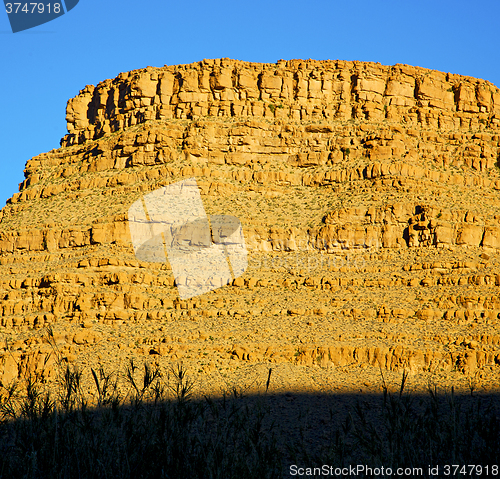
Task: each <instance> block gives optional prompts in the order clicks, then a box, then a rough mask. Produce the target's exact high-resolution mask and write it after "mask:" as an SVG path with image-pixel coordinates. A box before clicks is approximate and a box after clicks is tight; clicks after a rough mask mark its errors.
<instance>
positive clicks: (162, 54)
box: [0, 0, 500, 208]
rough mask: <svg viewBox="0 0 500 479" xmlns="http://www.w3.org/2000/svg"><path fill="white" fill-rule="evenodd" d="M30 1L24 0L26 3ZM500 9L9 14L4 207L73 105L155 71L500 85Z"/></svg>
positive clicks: (371, 1) (86, 3) (316, 1)
mask: <svg viewBox="0 0 500 479" xmlns="http://www.w3.org/2000/svg"><path fill="white" fill-rule="evenodd" d="M16 1H21V0H16ZM499 20H500V0H477V1H476V2H472V1H470V0H455V1H452V0H432V1H428V0H415V1H407V0H389V1H386V0H378V1H375V0H358V1H347V0H322V1H320V0H303V1H295V0H286V1H283V0H267V1H262V0H253V1H248V2H242V1H237V0H236V1H235V0H233V1H231V2H230V1H227V0H219V1H218V2H209V1H206V0H204V1H198V0H191V1H189V2H179V1H175V2H174V1H168V0H149V1H132V0H99V1H98V0H80V3H79V4H78V5H77V6H76V7H75V8H74V9H73V10H71V11H70V12H68V13H67V14H66V15H63V16H61V17H59V18H57V19H56V20H54V21H52V22H50V23H46V24H44V25H41V26H39V27H36V28H34V29H32V30H28V31H26V32H20V33H16V34H13V33H11V31H10V26H9V23H8V18H7V14H6V13H5V12H4V11H3V5H2V6H1V10H0V58H1V67H0V68H1V74H0V92H1V102H0V105H1V106H0V113H1V114H0V161H1V164H2V174H1V175H0V208H1V207H3V206H4V205H5V201H6V199H7V198H9V197H10V196H11V195H12V194H13V193H15V192H16V191H18V183H20V182H21V181H22V180H23V179H24V177H23V169H24V165H25V163H26V161H27V160H29V159H30V158H31V157H33V156H35V155H37V154H39V153H42V152H45V151H49V150H51V149H53V148H57V147H58V146H59V140H60V138H61V137H62V136H63V135H64V134H65V133H66V122H65V108H66V102H67V100H68V99H69V98H71V97H73V96H75V95H77V94H78V92H79V90H80V89H82V88H83V87H84V86H85V85H87V84H94V85H95V84H97V83H98V82H99V81H101V80H104V79H106V78H114V77H115V76H116V75H118V74H119V73H120V72H122V71H128V70H133V69H136V68H142V67H146V66H155V67H161V66H163V65H165V64H177V63H191V62H195V61H199V60H202V59H204V58H220V57H228V58H234V59H238V60H247V61H255V62H276V61H277V60H279V59H291V58H303V59H307V58H312V59H316V60H327V59H330V60H335V59H341V60H363V61H375V62H380V63H382V64H386V65H393V64H395V63H406V64H410V65H416V66H421V67H426V68H433V69H437V70H441V71H445V72H452V73H459V74H463V75H469V76H474V77H479V78H483V79H486V80H489V81H491V82H492V83H494V84H496V85H497V86H500V62H499V60H500V53H499V52H500V48H499V47H500V37H499V35H498V31H499Z"/></svg>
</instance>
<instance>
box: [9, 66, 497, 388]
mask: <svg viewBox="0 0 500 479" xmlns="http://www.w3.org/2000/svg"><path fill="white" fill-rule="evenodd" d="M66 120H67V125H68V134H67V135H66V136H64V137H63V138H62V139H61V143H60V144H61V147H60V148H59V149H56V150H52V151H50V152H48V153H42V154H40V155H39V156H37V157H34V158H32V159H30V160H28V161H27V163H26V168H25V171H24V172H25V180H24V181H23V183H21V184H20V186H19V192H18V193H15V194H14V195H13V196H12V198H10V199H9V200H8V201H7V205H6V206H5V207H4V208H3V209H2V211H1V213H0V216H1V222H0V311H1V318H0V321H1V322H0V339H1V341H0V381H2V384H4V385H5V384H8V383H9V382H11V381H13V380H15V379H17V378H22V377H23V375H25V374H26V372H28V371H37V372H38V373H40V374H42V375H44V376H46V378H47V380H50V379H51V378H53V376H54V374H55V373H54V370H55V366H56V363H58V362H60V361H63V362H69V363H74V364H76V365H78V366H79V367H83V368H84V367H86V366H92V367H97V365H105V366H106V367H108V368H118V367H119V366H120V365H122V364H124V363H126V362H127V361H130V359H140V360H145V361H154V362H158V363H159V364H163V365H168V364H172V363H175V362H179V361H182V362H183V363H184V364H185V365H187V367H188V368H189V369H190V371H191V373H192V374H193V376H194V377H195V378H196V381H197V383H198V385H199V389H200V391H202V392H203V393H214V394H215V393H220V392H221V391H224V390H227V389H231V388H232V387H233V386H234V385H240V386H245V387H248V388H250V389H251V388H255V389H259V388H262V387H263V385H264V384H265V383H266V379H268V371H269V369H270V368H271V369H273V376H272V381H271V384H270V388H271V389H273V388H274V389H276V390H292V389H305V390H318V391H330V390H353V391H359V390H361V391H365V390H373V389H377V388H378V386H379V385H380V371H381V370H382V371H383V372H384V374H386V375H387V377H388V378H394V380H396V378H397V376H398V375H400V374H401V372H402V371H408V372H409V373H410V375H411V376H410V381H411V382H412V384H413V385H414V387H415V388H423V387H426V386H427V385H428V384H429V383H436V384H440V385H443V386H446V385H454V386H455V387H458V388H460V387H462V388H467V387H471V385H474V388H484V389H488V390H490V389H494V388H495V387H496V386H495V385H496V384H498V379H499V373H500V331H499V324H500V323H499V322H500V319H499V313H500V296H499V287H500V269H499V256H498V253H499V249H500V201H499V199H500V198H499V195H500V168H499V160H500V150H499V147H500V90H499V89H498V88H497V87H496V86H494V85H493V84H491V83H489V82H487V81H484V80H479V79H475V78H470V77H465V76H461V75H457V74H449V73H442V72H438V71H432V70H427V69H424V68H419V67H412V66H408V65H394V66H384V65H380V64H375V63H364V62H347V61H313V60H290V61H278V62H277V63H276V64H260V63H248V62H243V61H236V60H230V59H217V60H203V61H201V62H198V63H193V64H189V65H176V66H165V67H162V68H152V67H148V68H145V69H142V70H136V71H132V72H128V73H122V74H120V75H119V76H118V77H116V78H115V79H112V80H105V81H103V82H101V83H99V84H98V85H97V86H86V87H85V88H84V89H83V90H81V91H80V93H79V95H77V96H76V97H75V98H73V99H71V100H69V101H68V105H67V116H66ZM187 178H196V181H197V184H198V187H199V189H200V191H201V196H202V200H203V204H204V208H205V210H206V212H207V214H209V215H233V216H235V217H237V218H239V220H240V221H241V223H242V226H243V233H244V237H245V242H246V246H247V249H248V252H249V257H248V261H249V264H248V268H247V270H246V272H245V273H244V274H243V275H242V276H240V277H238V278H235V279H234V281H232V282H231V283H230V284H228V285H225V286H223V287H221V288H219V289H216V290H214V291H211V292H209V293H205V294H203V295H200V296H197V297H194V298H192V299H190V300H185V301H183V300H180V299H179V295H178V291H177V287H176V284H175V280H174V277H173V274H172V269H171V267H170V265H169V263H168V262H145V261H141V260H138V259H137V258H136V256H135V254H134V249H133V246H132V241H131V235H130V229H129V225H128V217H127V212H128V210H129V208H130V206H131V205H132V204H133V203H134V202H135V201H137V200H140V199H141V198H142V197H143V196H144V195H145V194H147V193H149V192H152V191H154V190H156V189H158V188H161V187H162V186H166V185H169V184H172V183H175V182H177V181H180V180H182V179H187ZM184 239H185V241H186V242H187V244H194V242H195V239H194V238H193V237H190V236H186V238H184ZM177 281H178V282H179V281H180V279H179V278H177ZM182 281H189V278H183V279H182ZM49 332H50V335H51V336H50V337H49V336H48V334H49Z"/></svg>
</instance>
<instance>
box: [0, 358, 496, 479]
mask: <svg viewBox="0 0 500 479" xmlns="http://www.w3.org/2000/svg"><path fill="white" fill-rule="evenodd" d="M91 374H92V377H93V380H94V385H95V394H91V393H88V394H85V393H84V392H83V391H82V388H81V380H82V373H81V372H80V371H78V370H76V369H74V368H71V367H70V366H69V365H66V366H65V367H63V368H62V374H61V377H60V382H59V390H58V391H57V393H55V392H53V390H52V392H51V391H49V389H47V388H46V385H45V384H43V382H42V380H41V377H40V376H37V375H28V376H27V377H26V378H25V381H24V382H23V383H16V384H13V385H12V386H10V387H3V391H2V392H3V396H2V397H1V401H0V478H32V477H33V478H34V477H37V478H72V477H86V478H91V477H106V478H150V477H151V478H171V477H174V478H206V477H211V478H221V479H230V478H238V479H242V478H252V479H253V478H256V477H258V478H281V477H289V475H288V473H289V467H290V465H291V464H298V465H300V466H301V467H314V466H315V465H317V464H331V465H335V466H343V465H346V464H352V463H359V464H367V465H369V466H370V467H380V466H382V465H384V466H385V467H386V468H387V467H391V468H393V469H394V468H396V467H408V466H409V465H411V466H412V467H423V468H424V472H423V475H422V476H421V477H429V475H428V470H427V466H426V465H427V464H446V463H452V461H453V463H462V464H481V465H482V466H483V467H484V466H486V465H487V464H493V463H494V462H495V460H496V458H498V455H499V453H500V443H499V441H498V438H499V437H500V421H499V419H498V416H497V415H496V412H495V410H494V409H493V407H492V406H491V405H490V406H485V405H484V404H483V401H482V399H481V398H480V397H476V396H472V395H471V396H470V397H464V396H455V394H454V392H453V390H452V391H451V392H450V393H448V394H445V395H439V394H438V393H437V391H436V388H431V387H430V388H429V396H428V397H416V396H412V395H411V394H409V393H407V392H406V391H405V385H406V379H407V375H406V374H403V378H402V381H401V386H400V389H399V391H396V392H394V393H391V392H390V391H389V388H388V387H387V385H386V384H385V382H384V384H383V387H382V389H383V395H382V397H379V398H376V403H375V404H377V403H378V407H376V408H374V407H373V404H374V403H373V402H372V403H370V404H369V403H368V399H367V400H366V401H361V400H358V402H357V404H356V406H355V407H353V408H352V409H351V410H350V411H349V412H348V414H347V416H346V419H345V420H344V421H343V422H342V423H341V424H340V425H339V426H338V427H335V425H334V422H333V416H334V415H335V412H334V411H331V414H332V424H330V425H325V432H328V433H329V435H328V439H326V440H324V441H323V442H322V443H321V444H319V445H318V444H315V445H314V446H312V445H311V444H310V443H309V442H308V440H307V435H306V434H305V431H306V429H307V424H306V423H307V417H306V416H307V413H305V412H304V411H302V410H300V411H299V417H300V418H302V419H301V422H300V423H299V424H298V429H299V434H297V435H296V436H293V435H285V434H282V435H281V436H280V432H283V431H284V430H286V429H287V428H288V427H289V425H286V424H281V425H280V424H276V423H275V422H274V421H273V411H272V410H271V409H270V407H269V404H271V403H270V402H269V403H268V402H267V399H268V396H266V395H264V396H261V397H258V398H256V399H255V400H253V401H252V402H249V401H248V399H249V398H247V397H245V396H244V395H243V394H241V393H240V392H238V389H237V388H233V391H232V392H230V393H229V394H227V395H224V396H223V397H222V398H220V399H211V398H208V397H206V398H205V400H204V401H195V400H193V399H192V397H191V394H192V392H193V387H194V385H193V383H192V382H191V381H190V379H189V377H188V375H187V372H186V370H185V369H184V368H183V366H182V365H178V366H177V367H175V368H171V369H170V370H169V371H168V372H167V373H166V374H164V373H163V372H161V371H160V370H159V369H158V368H157V367H156V366H154V365H153V366H151V365H148V364H144V365H143V366H142V367H138V366H137V365H135V364H134V363H131V364H130V365H129V367H128V368H127V370H126V373H125V374H124V375H120V374H118V373H116V372H114V373H106V372H105V371H104V369H102V368H100V369H99V370H97V371H95V370H91ZM270 377H271V370H269V376H268V378H267V385H266V393H267V389H268V388H269V381H270ZM122 380H125V381H126V383H127V384H128V391H127V394H125V395H123V394H121V393H120V388H119V387H118V383H119V382H120V381H122ZM372 399H373V398H372ZM282 429H283V431H282Z"/></svg>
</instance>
